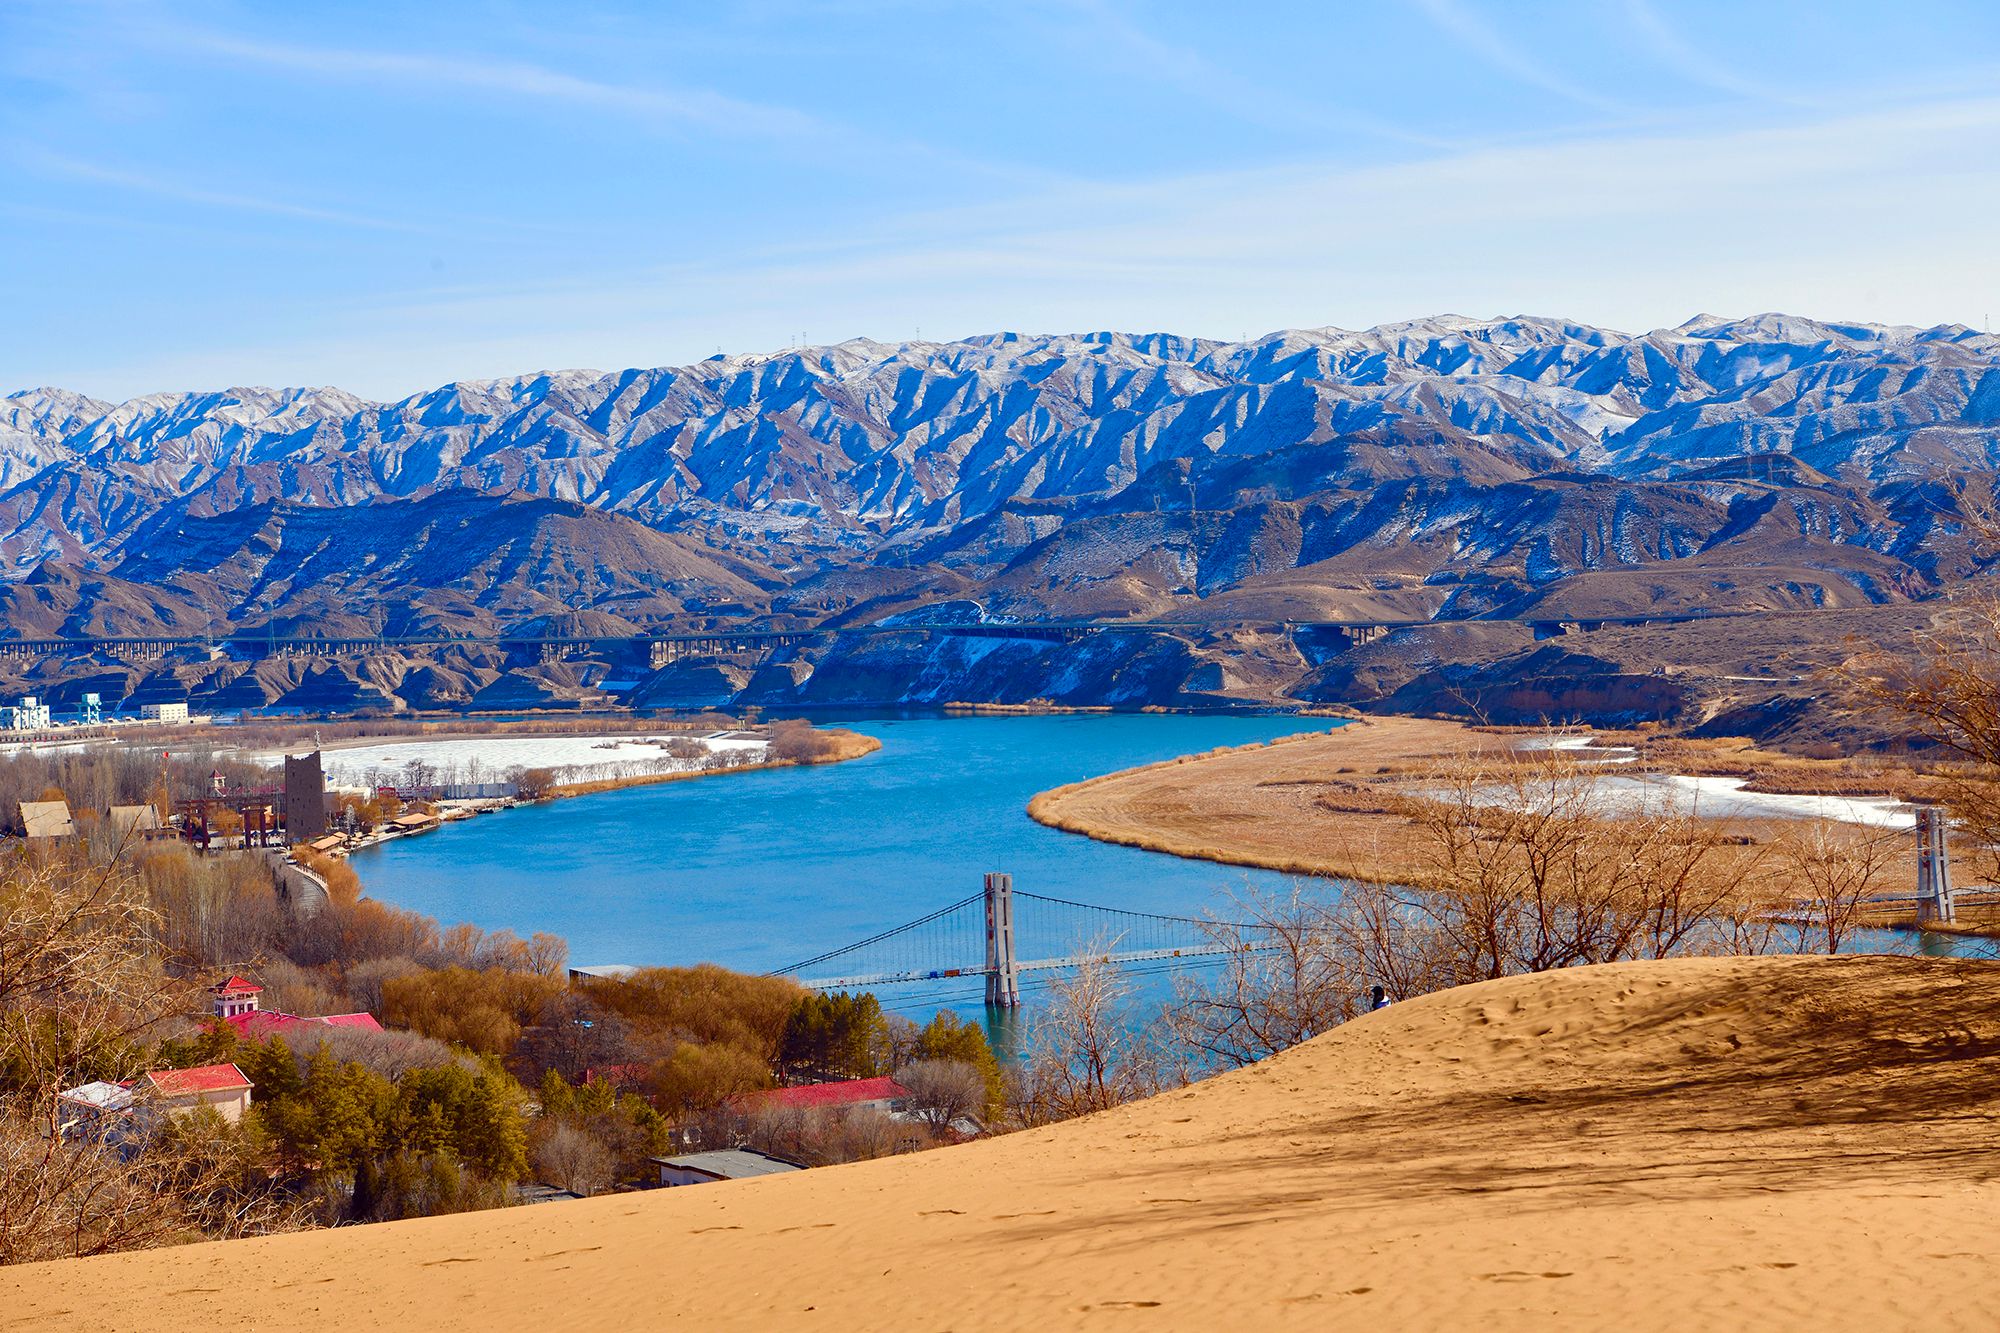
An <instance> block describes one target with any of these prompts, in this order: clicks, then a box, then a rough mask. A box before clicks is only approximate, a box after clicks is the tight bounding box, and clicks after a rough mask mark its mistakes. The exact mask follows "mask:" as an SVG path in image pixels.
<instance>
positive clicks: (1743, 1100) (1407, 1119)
mask: <svg viewBox="0 0 2000 1333" xmlns="http://www.w3.org/2000/svg"><path fill="white" fill-rule="evenodd" d="M1997 1112H2000V963H1990V962H1972V961H1965V960H1920V959H1892V958H1851V957H1850V958H1837V959H1824V958H1762V959H1700V960H1677V961H1672V962H1664V963H1638V964H1620V965H1615V966H1609V967H1598V968H1587V969H1578V970H1574V971H1569V972H1562V973H1550V974H1544V975H1540V976H1533V977H1516V978H1511V979H1508V980H1504V981H1498V982H1489V983H1487V984H1484V985H1480V986H1473V987H1466V988H1463V989H1459V990H1454V991H1448V992H1444V993H1441V994H1436V995H1432V996H1429V997H1426V998H1424V999H1421V1000H1417V1001H1412V1002H1410V1003H1407V1004H1404V1005H1399V1006H1396V1007H1394V1008H1391V1009H1388V1010H1385V1011H1382V1012H1379V1013H1375V1014H1372V1015H1369V1016H1368V1017H1366V1018H1363V1019H1360V1020H1357V1021H1356V1022H1353V1023H1350V1024H1348V1025H1346V1026H1344V1027H1342V1028H1340V1029H1338V1030H1336V1031H1334V1032H1332V1033H1329V1034H1328V1035H1326V1036H1324V1037H1321V1038H1319V1039H1317V1040H1315V1041H1312V1042H1309V1043H1307V1044H1306V1045H1304V1046H1302V1047H1299V1048H1297V1049H1295V1050H1293V1051H1291V1052H1288V1053H1287V1054H1284V1055H1281V1056H1278V1057H1276V1058H1275V1059H1272V1060H1269V1061H1266V1062H1265V1063H1263V1064H1262V1065H1259V1066H1256V1067H1253V1068H1251V1069H1248V1070H1244V1071H1242V1072H1239V1073H1235V1074H1231V1075H1227V1076H1224V1077H1221V1078H1217V1079H1214V1080H1212V1081H1210V1082H1207V1083H1204V1084H1200V1085H1198V1086H1196V1087H1193V1088H1190V1089H1187V1090H1184V1091H1181V1092H1176V1093H1173V1094H1170V1095H1167V1096H1163V1097H1159V1098H1155V1099H1153V1100H1151V1101H1148V1102H1143V1103H1139V1104H1136V1105H1133V1106H1130V1107H1127V1108H1124V1109H1122V1110H1119V1111H1114V1112H1110V1113H1106V1114H1102V1115H1097V1116H1093V1117H1090V1118H1087V1119H1085V1120H1081V1121H1075V1122H1072V1123H1069V1124H1065V1125H1059V1126H1055V1127H1053V1128H1049V1129H1043V1130H1037V1131H1031V1132H1026V1133H1021V1134H1015V1135H1011V1136H1007V1137H1004V1138H1001V1139H997V1140H993V1141H989V1142H985V1143H976V1144H972V1145H968V1146H966V1147H962V1148H951V1149H944V1150H941V1151H937V1152H932V1153H927V1154H923V1155H920V1156H916V1157H906V1158H898V1159H890V1160H885V1161H877V1162H869V1163H863V1164H859V1165H855V1166H847V1167H834V1168H828V1169H822V1170H816V1171H810V1172H804V1173H800V1174H797V1175H791V1176H782V1177H776V1178H766V1179H763V1180H757V1181H750V1182H744V1183H740V1184H726V1185H712V1186H702V1187H698V1188H694V1189H681V1190H670V1191H664V1192H660V1193H655V1194H645V1195H619V1196H613V1197H608V1198H601V1199H594V1200H590V1201H587V1202H582V1203H573V1204H561V1205H550V1206H544V1207H534V1208H522V1209H512V1210H508V1211H504V1212H498V1213H482V1214H471V1215H464V1216H458V1217H446V1218H434V1219H429V1220H426V1221H420V1222H408V1223H396V1224H390V1225H384V1226H374V1227H362V1228H354V1229H345V1230H339V1231H331V1232H316V1233H310V1234H305V1235H293V1236H282V1237H275V1238H271V1239H267V1240H258V1241H240V1242H234V1243H227V1244H220V1245H203V1246H196V1247H190V1248H187V1249H180V1250H167V1251H155V1252H151V1253H142V1254H132V1255H122V1256H115V1257H112V1258H108V1259H100V1260H87V1261H82V1262H71V1263H62V1264H47V1265H38V1266H32V1267H25V1268H19V1269H14V1270H9V1271H6V1272H4V1273H0V1326H5V1327H7V1328H24V1329H25V1328H54V1327H62V1326H67V1325H70V1324H74V1323H76V1322H78V1321H84V1320H87V1321H88V1322H89V1323H91V1324H92V1325H93V1326H95V1327H108V1328H137V1327H146V1328H150V1329H169V1330H170V1329H183V1328H184V1329H201V1330H213V1329H218V1328H223V1329H226V1328H252V1327H255V1328H287V1329H289V1328H321V1327H336V1326H337V1327H340V1328H343V1329H356V1330H361V1329H386V1328H394V1329H399V1330H407V1329H409V1328H418V1327H421V1328H427V1329H452V1328H484V1329H491V1328H509V1329H512V1328H551V1327H558V1326H565V1325H575V1324H578V1323H586V1324H594V1323H598V1322H609V1321H615V1322H616V1323H618V1324H620V1325H622V1326H627V1327H643V1328H655V1327H666V1326H669V1325H674V1326H682V1327H688V1328H750V1327H778V1326H784V1327H793V1326H800V1327H821V1328H829V1329H877V1328H951V1329H989V1328H990V1329H1017V1328H1037V1329H1054V1328H1070V1327H1104V1328H1127V1327H1132V1328H1201V1329H1215V1328H1260V1329H1261V1328H1279V1327H1295V1328H1328V1327H1357V1328H1359V1327H1369V1328H1397V1329H1401V1328H1454V1329H1457V1328H1520V1329H1546V1328H1552V1327H1556V1328H1572V1327H1573V1328H1620V1329H1655V1328H1657V1329H1676V1330H1678V1329H1684V1328H1689V1327H1700V1328H1736V1327H1742V1328H1751V1327H1755V1328H1798V1329H1805V1328H1811V1329H1845V1328H1854V1329H1879V1328H1885V1327H1911V1326H1918V1325H1921V1326H1923V1327H1926V1328H1941V1329H1943V1328H1968V1329H1971V1328H1978V1329H1985V1328H1991V1327H1993V1326H1994V1324H1995V1322H1996V1320H2000V1285H1996V1284H1995V1283H1993V1282H1992V1281H1991V1280H1990V1276H1991V1273H1992V1271H1993V1263H1994V1260H1995V1258H1996V1256H2000V1240H1996V1239H1995V1238H1994V1235H1993V1231H1992V1228H1991V1225H1990V1223H1991V1219H1992V1217H1993V1215H1994V1210H1995V1208H1996V1207H2000V1185H1996V1181H1995V1176H1996V1174H1997V1173H2000V1168H1996V1159H1995V1157H1994V1155H1993V1151H1992V1144H1993V1131H1994V1128H1995V1126H1996V1118H1995V1117H1996V1113H1997Z"/></svg>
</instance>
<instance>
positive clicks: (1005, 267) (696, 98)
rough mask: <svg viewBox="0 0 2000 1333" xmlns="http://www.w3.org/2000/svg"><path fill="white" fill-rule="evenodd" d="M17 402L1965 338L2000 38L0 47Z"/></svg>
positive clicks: (1191, 27) (806, 7)
mask: <svg viewBox="0 0 2000 1333" xmlns="http://www.w3.org/2000/svg"><path fill="white" fill-rule="evenodd" d="M0 173H4V177H0V178H4V179H5V181H6V182H7V188H6V189H5V190H4V191H0V294H4V310H5V312H6V317H5V318H4V319H0V390H6V389H13V388H20V387H26V386H30V385H37V384H58V385H63V386H66V387H70V388H75V389H80V390H83V391H85V392H89V393H93V394H96V395H99V396H102V397H108V398H114V399H116V398H124V397H128V396H131V395H135V394H140V393H146V392H153V391H158V390H167V389H189V388H216V387H224V386H229V385H237V384H337V385H340V386H342V387H345V388H349V389H352V390H354V391H355V392H358V393H363V394H366V395H370V396H374V397H380V398H394V397H400V396H402V395H405V394H408V393H412V392H415V391H418V390H420V389H423V388H427V387H430V386H432V385H435V384H439V383H443V382H445V381H448V380H452V379H461V378H467V379H469V378H483V377H489V376H497V375H505V374H513V373H517V372H522V371H527V370H533V369H542V368H562V367H573V366H591V367H597V368H603V369H611V368H619V367H624V366H631V365H665V364H677V363H681V362H686V361H692V360H697V359H699V358H701V357H703V356H707V355H709V354H711V353H713V352H714V351H716V350H717V349H718V348H723V349H727V350H729V351H732V352H736V351H760V350H770V349H774V348H780V347H783V346H786V345H787V344H788V343H790V342H792V341H794V340H796V339H798V338H799V337H800V336H801V335H803V337H804V338H805V339H807V340H808V341H811V342H816V343H817V342H832V341H838V340H840V339H843V338H848V337H853V336H867V337H872V338H876V339H880V340H883V341H890V342H894V341H901V340H904V339H909V338H913V337H916V336H919V335H921V336H922V337H925V338H948V337H957V336H961V335H965V334H970V333H977V332H987V331H992V330H998V329H1017V330H1032V331H1068V330H1089V329H1101V328H1119V329H1128V330H1135V331H1139V330H1153V329H1171V330H1174V331H1179V332H1189V333H1200V334H1208V335H1214V336H1221V337H1237V336H1241V335H1244V334H1251V335H1255V334H1258V333H1263V332H1268V331H1270V330H1272V329H1277V328H1283V327H1296V326H1311V325H1325V324H1338V325H1344V326H1348V327H1360V326H1365V325H1369V324H1373V323H1377V322H1381V321H1385V320H1393V319H1402V318H1412V317H1417V316H1422V315H1428V314H1436V313H1441V312H1454V313H1460V314H1468V315H1475V316H1488V315H1504V314H1549V315H1563V316H1567V317H1571V318H1575V319H1580V320H1584V321H1587V322H1591V323H1596V324H1603V325H1607V326H1610V327H1614V328H1621V329H1625V330H1643V329H1648V328H1654V327H1659V326H1662V325H1668V324H1676V323H1679V322H1680V321H1681V320H1683V319H1685V318H1687V317H1688V316H1690V315H1693V314H1695V313H1697V312H1703V311H1707V312H1715V313H1721V314H1747V313H1753V312H1756V311H1761V310H1768V309H1779V310H1786V311H1790V312H1793V313H1799V314H1808V315H1816V316H1820V317H1824V318H1842V319H1868V320H1879V321H1885V322H1902V323H1918V324H1931V323H1939V322H1947V321H1961V322H1965V323H1971V324H1977V323H1979V322H1980V321H1981V320H1982V319H1984V318H1985V316H1986V312H1987V311H1988V310H1989V309H1991V307H1992V306H1993V305H1995V304H2000V300H1996V299H1995V297H1996V296H2000V293H1996V291H1995V287H1996V282H1995V279H1996V277H2000V258H1996V256H1997V255H2000V246H1996V244H1995V241H1994V237H1995V235H1996V234H1997V233H2000V6H1993V5H1990V4H1986V3H1963V4H1953V3H1947V2H1945V0H1933V2H1931V3H1924V4H1913V5H1885V4H1881V3H1868V4H1859V3H1833V2H1831V0H1815V2H1814V3H1776V2H1769V3H1754V4H1745V3H1741V2H1740V0H1737V2H1735V3H1715V4H1706V3H1701V4H1696V3H1690V4H1675V3H1671V0H1589V2H1587V3H1586V2H1581V0H1579V2H1578V3H1554V2H1544V3H1527V2H1526V0H1522V2H1519V3H1514V2H1510V3H1482V2H1481V0H1411V2H1410V3H1407V4H1387V3H1380V4H1376V3H1358V2H1352V3H1338V2H1336V0H1318V2H1317V3H1300V4H1254V5H1224V4H1216V3H1212V2H1211V3H1199V4H1197V3H1187V4H1141V3H1119V2H1118V0H1009V3H1007V4H998V5H996V4H963V5H953V4H942V3H914V2H913V3H889V2H886V0H821V2H819V3H788V2H785V0H754V2H751V3H742V4H733V5H732V4H729V3H726V0H716V2H714V3H707V4H700V5H695V4H634V5H610V6H591V5H587V4H574V5H572V4H565V5H562V6H556V5H523V4H490V5H465V4H456V3H447V2H445V0H438V2H436V3H426V4H422V5H390V4H379V5H376V4H366V3H356V4H345V5H340V6H334V5H321V4H314V3H310V2H301V3H293V4H286V5H255V6H253V5H247V4H246V5H235V4H147V3H130V4H124V3H120V4H103V5H97V4H90V3H62V4H46V5H45V4H40V3H21V2H19V0H0Z"/></svg>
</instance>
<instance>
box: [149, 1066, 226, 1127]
mask: <svg viewBox="0 0 2000 1333" xmlns="http://www.w3.org/2000/svg"><path fill="white" fill-rule="evenodd" d="M135 1090H136V1091H140V1092H145V1093H150V1094H151V1095H152V1098H153V1101H154V1102H155V1104H156V1105H159V1106H161V1107H164V1108H165V1109H167V1110H169V1111H192V1110H194V1109H196V1108H197V1107H202V1106H213V1107H214V1108H215V1109H216V1110H217V1111H218V1112H220V1113H221V1115H222V1118H223V1119H224V1120H228V1121H231V1122H234V1121H237V1120H241V1119H242V1118H243V1113H244V1112H245V1111H247V1110H249V1109H250V1080H249V1079H247V1078H245V1077H243V1071H242V1070H240V1069H238V1068H237V1067H236V1066H235V1065H230V1064H222V1065H198V1066H196V1067H195V1068H193V1069H149V1070H147V1071H146V1073H145V1075H144V1076H143V1077H141V1078H140V1079H139V1082H138V1087H137V1088H136V1089H135Z"/></svg>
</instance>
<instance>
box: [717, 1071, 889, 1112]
mask: <svg viewBox="0 0 2000 1333" xmlns="http://www.w3.org/2000/svg"><path fill="white" fill-rule="evenodd" d="M909 1096H910V1090H909V1089H908V1088H906V1087H904V1086H903V1085H902V1084H900V1083H898V1082H897V1081H896V1080H895V1079H893V1078H851V1079H847V1080H845V1081H844V1082H840V1083H803V1084H800V1085H799V1086H797V1087H794V1088H771V1089H768V1090H766V1091H764V1092H746V1093H742V1094H741V1095H739V1096H736V1097H733V1098H731V1099H730V1105H731V1106H733V1107H735V1108H736V1109H737V1110H739V1111H746V1112H747V1111H768V1110H780V1109H782V1110H812V1111H845V1110H852V1109H856V1108H866V1109H868V1110H873V1111H883V1112H895V1111H900V1110H902V1109H903V1107H904V1104H905V1103H906V1102H907V1101H908V1100H909Z"/></svg>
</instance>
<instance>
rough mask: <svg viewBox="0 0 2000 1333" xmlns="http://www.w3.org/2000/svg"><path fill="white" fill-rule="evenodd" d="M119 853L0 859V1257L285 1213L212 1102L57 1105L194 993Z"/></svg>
mask: <svg viewBox="0 0 2000 1333" xmlns="http://www.w3.org/2000/svg"><path fill="white" fill-rule="evenodd" d="M156 925H157V922H156V916H155V914H154V913H153V911H152V909H151V908H150V907H148V906H147V905H146V904H145V901H144V892H143V889H142V887H141V886H140V885H139V884H138V883H137V882H136V880H135V878H134V877H133V875H132V873H131V871H130V868H129V866H127V865H125V864H124V863H122V862H115V863H113V864H111V865H107V866H91V865H88V864H86V863H85V862H83V861H82V860H81V859H78V858H70V857H67V856H60V855H58V856H56V857H52V858H42V857H39V856H36V855H34V854H29V853H26V852H16V853H14V854H13V855H12V856H11V857H10V858H9V859H8V860H7V861H6V863H5V864H4V865H0V1052H4V1054H5V1057H6V1059H5V1061H4V1066H5V1068H4V1079H0V1263H12V1262H25V1261H28V1260H35V1259H50V1258H57V1257H62V1256H67V1255H80V1254H101V1253H107V1252H109V1251H112V1250H119V1249H135V1248H143V1247H146V1246H152V1245H162V1244H167V1243H170V1242H173V1241H177V1240H183V1239H191V1238H196V1237H199V1236H202V1235H209V1236H219V1235H234V1234H242V1233H245V1232H250V1231H260V1230H269V1229H275V1228H278V1227H281V1226H285V1225H288V1224H289V1219H288V1218H287V1217H286V1216H285V1215H284V1214H283V1213H282V1211H281V1210H280V1209H279V1208H278V1207H277V1206H276V1205H275V1204H274V1203H273V1201H272V1200H271V1198H270V1196H269V1194H268V1191H266V1190H264V1189H262V1188H260V1186H259V1182H258V1179H257V1175H256V1173H255V1172H254V1170H252V1169H250V1166H249V1164H248V1160H247V1158H248V1149H247V1147H246V1145H245V1140H244V1139H243V1137H242V1136H241V1134H240V1133H239V1132H237V1131H236V1130H234V1129H233V1128H231V1127H229V1126H225V1125H223V1124H221V1123H220V1120H219V1118H218V1117H215V1116H214V1115H213V1113H207V1114H201V1115H196V1116H194V1117H192V1118H182V1117H178V1116H173V1117H169V1116H164V1115H160V1114H154V1113H150V1111H149V1108H147V1107H145V1106H143V1105H142V1106H140V1107H138V1108H136V1109H135V1111H134V1112H133V1113H132V1114H130V1115H121V1114H118V1113H116V1112H115V1111H114V1112H108V1113H106V1114H104V1115H101V1116H99V1115H91V1114H89V1113H85V1114H84V1115H82V1116H76V1117H72V1116H68V1115H65V1113H64V1111H63V1103H61V1102H60V1101H59V1100H58V1097H57V1094H58V1093H59V1092H60V1091H61V1090H62V1089H64V1088H66V1087H69V1086H71V1085H72V1084H73V1083H82V1082H85V1081H88V1080H92V1079H98V1080H107V1081H109V1080H119V1079H129V1078H132V1077H133V1076H135V1075H136V1074H137V1073H139V1072H140V1071H139V1066H140V1063H141V1055H142V1051H143V1049H144V1046H145V1045H146V1044H148V1043H150V1041H151V1040H152V1039H153V1038H154V1037H156V1036H158V1035H161V1034H163V1033H164V1031H165V1029H166V1028H167V1027H168V1025H170V1024H172V1023H175V1022H177V1021H179V1019H180V1017H181V1016H182V1015H184V1014H186V1013H189V1012H194V1011H198V1010H199V1009H200V1008H201V1007H202V1006H201V1004H200V999H201V995H200V992H199V990H197V989H196V988H195V987H194V986H193V984H192V983H188V982H184V981H180V980H177V979H175V978H174V977H173V976H171V975H170V974H169V973H168V972H167V971H166V969H165V968H164V967H163V966H162V964H161V961H160V959H159V957H158V955H157V954H156V953H155V952H154V949H153V936H154V932H155V928H156Z"/></svg>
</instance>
